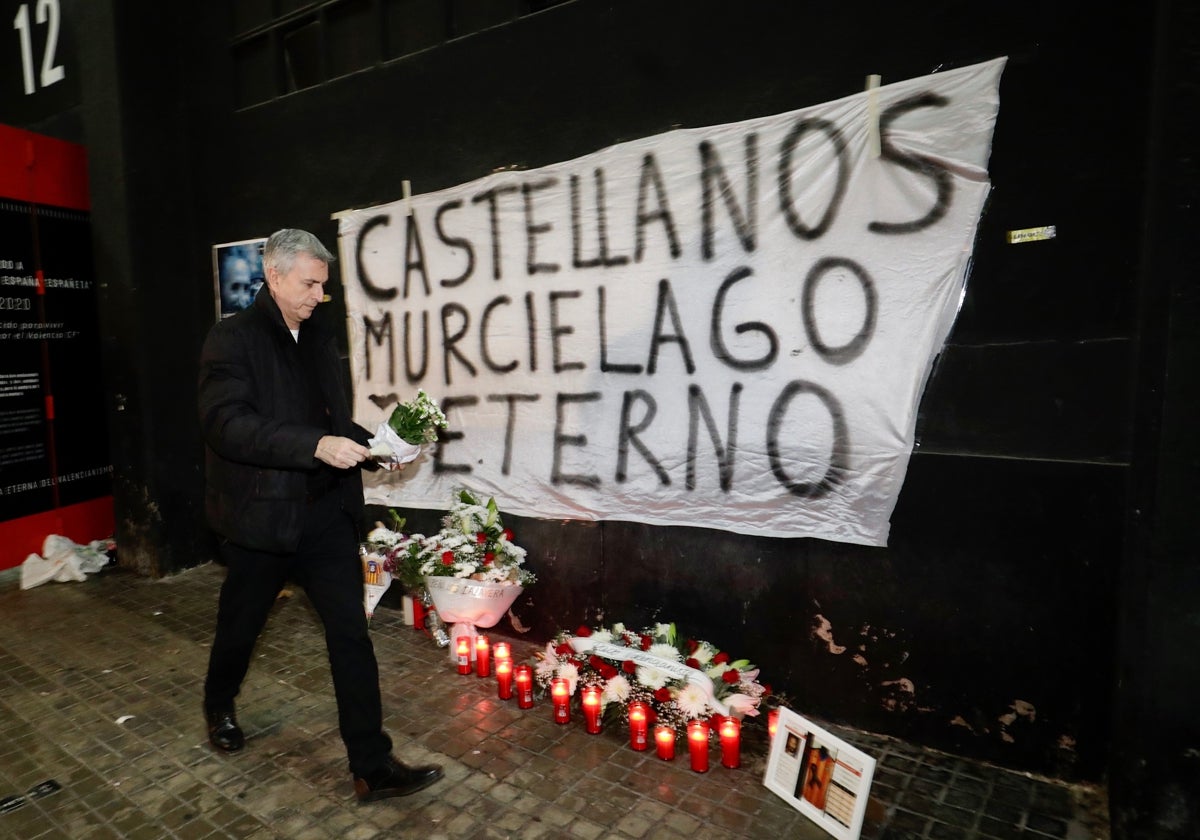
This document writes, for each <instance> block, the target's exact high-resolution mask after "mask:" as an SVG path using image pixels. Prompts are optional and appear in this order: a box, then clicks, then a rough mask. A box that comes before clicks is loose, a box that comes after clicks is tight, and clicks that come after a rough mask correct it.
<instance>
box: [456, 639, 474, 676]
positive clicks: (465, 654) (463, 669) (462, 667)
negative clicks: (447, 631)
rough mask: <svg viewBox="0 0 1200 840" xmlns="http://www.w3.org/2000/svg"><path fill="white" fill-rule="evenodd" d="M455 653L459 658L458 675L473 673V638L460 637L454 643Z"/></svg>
mask: <svg viewBox="0 0 1200 840" xmlns="http://www.w3.org/2000/svg"><path fill="white" fill-rule="evenodd" d="M454 653H455V655H456V656H457V657H458V673H460V674H469V673H471V637H470V636H459V637H458V639H457V640H456V641H455V643H454Z"/></svg>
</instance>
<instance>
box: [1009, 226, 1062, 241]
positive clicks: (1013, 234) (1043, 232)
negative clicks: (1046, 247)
mask: <svg viewBox="0 0 1200 840" xmlns="http://www.w3.org/2000/svg"><path fill="white" fill-rule="evenodd" d="M1057 234H1058V231H1057V230H1055V227H1054V225H1045V226H1043V227H1034V228H1022V229H1021V230H1010V231H1009V232H1008V233H1007V234H1005V237H1004V238H1005V239H1007V240H1008V244H1009V245H1016V244H1017V243H1018V242H1037V241H1039V240H1041V239H1053V238H1054V237H1055V236H1056V235H1057Z"/></svg>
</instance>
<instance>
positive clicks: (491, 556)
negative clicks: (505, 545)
mask: <svg viewBox="0 0 1200 840" xmlns="http://www.w3.org/2000/svg"><path fill="white" fill-rule="evenodd" d="M495 559H496V553H495V552H494V551H485V552H484V553H483V565H485V566H490V565H492V561H493V560H495Z"/></svg>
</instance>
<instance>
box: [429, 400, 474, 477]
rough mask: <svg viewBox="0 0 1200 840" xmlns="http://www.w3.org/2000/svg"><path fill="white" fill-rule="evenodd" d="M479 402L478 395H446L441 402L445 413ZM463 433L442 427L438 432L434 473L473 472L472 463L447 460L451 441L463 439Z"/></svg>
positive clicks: (434, 456)
mask: <svg viewBox="0 0 1200 840" xmlns="http://www.w3.org/2000/svg"><path fill="white" fill-rule="evenodd" d="M478 403H479V398H478V397H473V396H465V397H445V398H444V399H443V400H442V403H441V409H442V413H443V414H449V413H450V412H451V411H453V410H454V409H456V408H458V407H459V406H463V407H469V406H473V405H476V404H478ZM462 438H463V433H462V432H461V431H458V430H456V429H454V428H453V427H451V428H449V429H442V430H441V431H439V432H438V446H437V448H436V449H434V452H433V474H434V475H445V474H447V473H451V474H463V473H469V472H471V465H470V464H451V463H448V462H447V461H446V453H447V451H448V450H449V449H450V443H451V442H452V441H456V440H462Z"/></svg>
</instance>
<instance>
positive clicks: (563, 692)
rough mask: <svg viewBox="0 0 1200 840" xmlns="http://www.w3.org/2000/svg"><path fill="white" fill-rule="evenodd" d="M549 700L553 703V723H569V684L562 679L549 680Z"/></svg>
mask: <svg viewBox="0 0 1200 840" xmlns="http://www.w3.org/2000/svg"><path fill="white" fill-rule="evenodd" d="M550 699H551V700H552V701H553V703H554V722H555V723H570V722H571V684H570V683H569V682H567V681H566V680H565V679H563V678H562V677H555V678H554V679H552V680H550Z"/></svg>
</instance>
